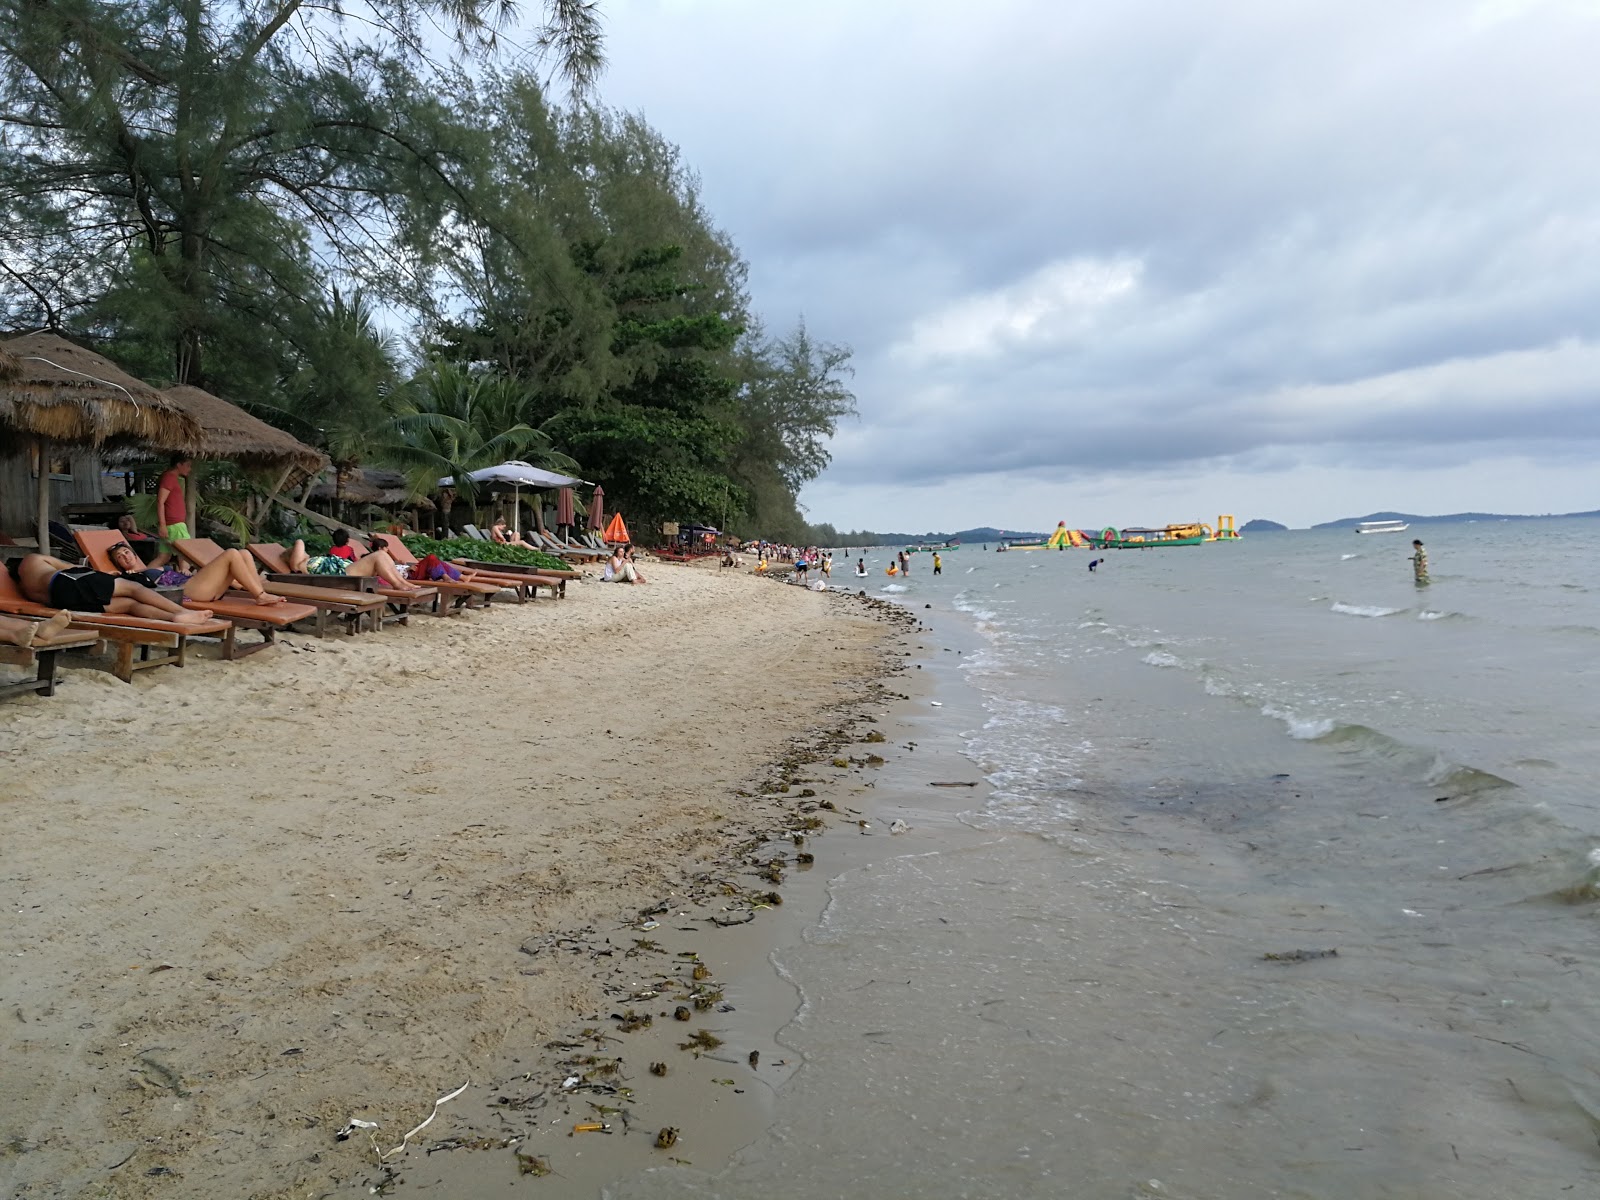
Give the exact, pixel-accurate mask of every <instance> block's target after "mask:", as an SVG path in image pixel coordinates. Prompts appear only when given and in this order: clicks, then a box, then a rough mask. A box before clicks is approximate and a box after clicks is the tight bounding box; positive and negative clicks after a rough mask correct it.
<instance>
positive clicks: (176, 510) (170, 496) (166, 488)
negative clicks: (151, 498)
mask: <svg viewBox="0 0 1600 1200" xmlns="http://www.w3.org/2000/svg"><path fill="white" fill-rule="evenodd" d="M190 466H191V464H190V462H189V460H188V459H187V458H180V459H176V460H174V461H173V464H172V465H171V466H170V467H168V468H167V469H166V470H165V471H163V472H162V474H161V478H160V480H159V481H157V483H156V532H157V533H159V534H160V535H161V540H162V541H163V542H165V543H166V549H168V550H171V549H172V548H173V547H172V543H173V542H175V541H177V540H178V539H180V538H187V537H188V536H189V501H188V498H187V496H185V494H184V490H183V481H184V480H185V479H187V478H189V468H190Z"/></svg>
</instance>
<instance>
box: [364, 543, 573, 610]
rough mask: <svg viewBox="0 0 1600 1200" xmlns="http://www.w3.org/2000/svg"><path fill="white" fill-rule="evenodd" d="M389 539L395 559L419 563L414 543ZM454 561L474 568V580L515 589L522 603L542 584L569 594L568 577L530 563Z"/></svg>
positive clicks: (561, 595)
mask: <svg viewBox="0 0 1600 1200" xmlns="http://www.w3.org/2000/svg"><path fill="white" fill-rule="evenodd" d="M387 540H388V542H389V553H390V555H391V556H392V557H393V558H394V560H395V562H397V563H403V564H405V565H406V566H415V565H416V563H417V556H416V555H415V554H413V553H412V552H411V547H409V546H407V545H406V544H405V543H404V542H402V541H401V540H400V539H399V538H397V537H391V538H388V539H387ZM452 565H454V566H458V567H466V568H467V570H469V571H471V572H472V578H471V579H470V580H469V581H468V582H470V583H486V584H495V585H497V586H498V587H500V588H502V589H504V590H508V591H511V592H513V593H514V594H515V595H516V597H517V603H518V604H521V603H522V602H523V600H524V599H532V598H533V597H534V596H535V595H536V594H537V589H539V588H542V587H545V588H549V589H550V594H551V595H552V596H555V597H556V598H557V599H563V598H565V596H566V594H567V581H566V580H565V579H563V578H557V577H556V576H554V575H547V574H543V573H540V572H538V571H537V569H536V568H533V567H529V568H527V569H526V570H521V569H519V570H505V569H503V568H504V566H505V564H500V563H482V564H477V563H473V564H469V563H466V562H455V563H453V564H452Z"/></svg>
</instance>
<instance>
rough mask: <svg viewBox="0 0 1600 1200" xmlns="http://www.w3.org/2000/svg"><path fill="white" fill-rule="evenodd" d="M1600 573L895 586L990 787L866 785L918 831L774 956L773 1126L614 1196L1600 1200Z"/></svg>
mask: <svg viewBox="0 0 1600 1200" xmlns="http://www.w3.org/2000/svg"><path fill="white" fill-rule="evenodd" d="M1418 533H1420V536H1422V537H1423V538H1424V539H1425V540H1426V541H1427V543H1428V550H1429V555H1430V559H1431V565H1432V570H1433V577H1432V583H1431V584H1430V585H1429V586H1427V587H1417V586H1416V585H1415V584H1414V583H1413V581H1412V578H1411V570H1410V565H1409V563H1408V561H1407V559H1408V556H1409V554H1410V539H1411V537H1412V536H1416V535H1417V534H1418ZM889 555H890V552H888V551H880V552H878V553H877V554H876V555H869V565H872V566H873V567H874V568H875V572H876V573H875V576H874V579H873V580H872V583H873V584H875V585H877V586H878V587H880V588H881V587H883V585H884V582H887V581H885V580H884V577H883V576H882V575H881V569H882V566H883V565H885V564H886V563H887V562H888V561H889ZM1597 555H1600V523H1597V522H1585V521H1573V522H1554V521H1552V522H1540V523H1500V522H1495V523H1482V524H1476V525H1459V526H1449V527H1422V528H1419V530H1417V531H1413V532H1410V533H1407V534H1405V535H1401V536H1395V535H1388V536H1386V535H1370V536H1359V535H1356V534H1354V533H1350V532H1343V531H1340V532H1332V531H1328V532H1323V531H1316V532H1296V533H1285V534H1269V535H1260V536H1254V537H1247V538H1245V539H1242V540H1241V541H1239V542H1237V543H1219V544H1209V545H1204V546H1200V547H1194V548H1169V549H1160V550H1150V551H1120V552H1119V551H1112V552H1108V553H1106V554H1104V555H1099V554H1095V555H1091V554H1090V553H1089V552H1087V551H1066V552H1049V551H1033V552H1012V553H1007V554H996V553H994V552H992V550H991V551H990V552H988V553H985V552H984V551H983V550H981V549H980V548H978V547H975V546H974V547H963V548H962V549H961V550H960V551H959V552H956V553H951V554H946V555H944V556H943V557H944V574H943V575H942V576H940V577H938V578H935V577H933V576H932V575H931V562H930V556H928V555H919V556H917V558H916V559H915V560H914V565H913V571H912V574H911V575H910V576H909V577H907V578H901V579H897V580H894V581H893V586H894V587H895V588H897V589H901V590H898V591H895V592H892V593H888V592H887V591H886V592H885V594H886V595H892V596H893V598H895V599H896V600H897V601H898V602H901V603H905V604H908V605H910V606H912V607H914V608H915V609H917V610H919V615H922V616H924V617H926V618H928V619H930V620H932V621H933V622H934V624H935V633H936V635H937V636H930V637H929V638H927V639H924V640H925V642H926V646H927V650H926V653H925V655H924V657H923V659H922V662H923V665H924V667H925V670H926V671H927V672H931V673H932V675H933V677H934V679H935V685H936V691H935V692H934V694H933V695H934V698H935V699H937V700H938V705H937V707H935V706H933V704H932V702H931V701H928V700H922V701H920V702H919V708H920V711H919V713H918V714H917V715H916V716H915V717H914V718H913V720H914V725H913V732H914V734H915V739H916V741H917V742H918V743H919V744H920V746H921V747H923V748H924V756H925V757H926V751H927V750H930V749H933V748H935V747H941V748H943V750H944V752H945V753H947V754H953V755H958V756H959V758H958V759H956V761H958V762H961V763H964V764H965V765H966V766H967V768H968V769H969V773H970V775H971V777H972V778H973V779H978V778H981V779H982V780H983V781H985V783H986V784H987V787H986V788H985V789H983V790H981V791H977V790H975V791H970V792H969V791H966V790H964V789H962V790H960V793H959V795H958V794H957V792H955V791H932V790H928V789H927V788H926V784H927V783H928V782H929V780H928V779H927V778H926V777H925V774H921V773H918V772H917V771H914V770H912V769H911V768H909V767H905V768H901V767H897V768H895V770H896V771H897V772H898V773H899V774H900V778H898V779H897V778H895V777H894V776H892V775H891V776H886V777H884V778H882V779H880V780H879V781H878V782H877V784H876V787H875V789H874V791H875V792H876V793H877V797H876V803H877V804H878V805H879V806H880V808H881V811H882V812H883V813H884V814H887V813H889V812H891V811H893V812H901V811H904V812H910V813H913V814H916V815H917V816H918V817H919V818H920V819H914V820H913V821H912V824H913V831H912V833H911V835H909V836H907V837H905V838H903V839H899V840H897V841H896V843H895V844H894V848H893V850H894V852H893V853H889V854H886V855H885V856H883V857H880V858H878V859H876V860H874V861H872V862H871V863H870V865H867V866H862V867H858V868H855V869H851V870H848V871H845V872H842V873H841V874H840V875H839V876H838V877H836V878H835V879H833V880H832V881H831V884H830V900H829V903H828V906H827V909H826V911H825V913H824V914H823V916H822V919H821V921H820V923H819V924H818V925H817V927H816V928H815V929H814V930H812V931H810V933H809V934H808V935H807V936H806V937H805V938H804V939H803V940H802V941H801V942H799V943H797V944H795V945H791V946H787V947H784V948H781V949H780V950H779V951H778V952H777V954H776V955H775V959H774V961H775V965H776V966H777V968H778V969H779V970H781V971H782V972H784V973H785V974H786V975H787V976H788V977H789V978H790V979H791V980H792V981H793V983H794V984H795V986H796V988H797V989H798V993H799V994H800V995H801V996H802V997H803V999H802V1002H801V1005H800V1010H799V1012H798V1014H797V1016H796V1018H795V1020H794V1021H793V1022H792V1023H791V1024H790V1026H789V1027H788V1028H787V1029H786V1030H785V1031H784V1032H783V1034H782V1036H781V1039H780V1040H781V1041H782V1042H783V1044H784V1045H785V1046H786V1047H787V1048H788V1050H789V1051H790V1052H792V1053H793V1054H794V1055H795V1056H797V1058H798V1059H799V1060H800V1061H801V1062H803V1063H804V1066H803V1068H802V1069H801V1070H800V1071H799V1072H798V1073H797V1074H795V1075H794V1076H793V1078H792V1079H791V1080H790V1082H789V1083H788V1084H787V1085H785V1087H784V1088H783V1089H782V1091H781V1093H780V1095H779V1097H778V1099H777V1102H776V1110H775V1111H776V1114H777V1117H776V1121H775V1123H774V1125H773V1127H772V1129H771V1130H770V1132H769V1133H768V1134H767V1135H765V1136H764V1137H762V1138H761V1139H760V1140H758V1141H757V1142H756V1143H755V1144H753V1145H752V1146H750V1147H748V1148H747V1149H746V1150H745V1151H744V1152H742V1153H741V1154H740V1155H739V1156H738V1157H737V1158H736V1160H735V1161H734V1162H733V1163H731V1164H729V1165H727V1166H726V1167H725V1168H723V1169H721V1170H719V1171H716V1172H713V1173H701V1172H698V1171H695V1170H693V1169H692V1168H686V1167H681V1166H680V1167H674V1168H667V1169H663V1170H659V1171H655V1172H652V1173H650V1174H649V1175H647V1176H645V1177H643V1178H636V1179H632V1180H628V1181H624V1182H623V1183H621V1184H619V1185H618V1186H617V1187H616V1188H614V1189H612V1190H611V1191H610V1193H609V1194H611V1195H613V1196H616V1197H619V1198H623V1197H626V1198H629V1200H633V1198H645V1197H650V1198H662V1197H679V1196H684V1197H687V1196H702V1197H705V1196H718V1197H728V1198H730V1200H732V1198H734V1197H752V1196H772V1197H807V1198H809V1197H818V1198H820V1197H866V1196H874V1197H898V1196H907V1197H909V1196H931V1197H996V1198H999V1197H1084V1198H1098V1197H1155V1196H1168V1197H1178V1198H1187V1200H1202V1198H1206V1200H1213V1198H1214V1200H1230V1198H1244V1197H1318V1198H1326V1200H1340V1198H1352V1197H1354V1198H1361V1197H1374V1198H1377V1197H1396V1198H1399V1197H1404V1198H1418V1200H1422V1198H1432V1197H1439V1198H1441V1200H1442V1198H1444V1197H1450V1198H1452V1200H1459V1198H1463V1197H1467V1198H1473V1197H1485V1198H1488V1197H1507V1198H1512V1197H1515V1198H1519V1200H1521V1198H1527V1197H1551V1198H1556V1197H1568V1196H1595V1195H1600V1145H1597V1130H1600V951H1597V947H1600V922H1597V917H1600V788H1597V786H1596V783H1595V781H1596V779H1597V778H1600V736H1597V734H1596V731H1595V719H1596V716H1597V715H1600V673H1597V672H1596V669H1595V660H1596V656H1597V654H1600V612H1597V607H1596V606H1597V602H1600V587H1597V586H1596V585H1595V584H1594V583H1593V573H1594V571H1593V563H1594V562H1595V561H1596V558H1597ZM1091 557H1104V559H1105V563H1104V565H1103V566H1102V567H1101V568H1100V569H1099V570H1098V571H1096V572H1094V573H1092V574H1091V573H1090V572H1088V571H1087V569H1086V567H1087V564H1088V562H1089V561H1090V559H1091ZM924 605H931V606H932V609H931V610H928V609H924ZM911 757H912V758H913V759H914V758H915V756H911ZM897 789H898V790H897ZM919 810H920V811H919ZM1297 952H1307V953H1306V954H1305V955H1299V954H1297ZM1328 952H1333V953H1328Z"/></svg>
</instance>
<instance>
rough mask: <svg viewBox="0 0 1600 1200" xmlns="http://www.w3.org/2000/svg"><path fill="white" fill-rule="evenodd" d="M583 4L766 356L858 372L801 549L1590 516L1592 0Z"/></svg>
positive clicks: (1593, 406)
mask: <svg viewBox="0 0 1600 1200" xmlns="http://www.w3.org/2000/svg"><path fill="white" fill-rule="evenodd" d="M533 3H534V4H537V0H533ZM601 8H602V12H603V14H604V19H605V24H606V31H607V38H608V43H609V46H608V55H609V59H610V64H609V66H608V68H607V71H606V74H605V76H604V78H603V80H602V82H601V87H600V99H601V100H602V101H603V102H604V103H606V104H608V105H611V106H613V107H617V108H623V109H629V110H634V111H639V112H642V113H643V114H644V115H645V116H646V118H648V119H649V121H650V123H651V124H652V125H654V126H655V127H656V128H657V129H658V130H660V131H661V132H662V134H663V135H665V136H666V137H667V138H669V139H670V140H672V141H674V142H676V143H677V144H678V145H679V146H681V147H682V149H683V151H684V155H685V158H686V159H687V161H688V162H689V163H691V164H693V165H694V167H695V168H696V169H697V170H698V171H699V174H700V177H701V182H702V184H703V189H704V191H703V194H704V198H705V202H706V206H707V208H708V209H709V211H710V212H711V213H712V214H713V216H714V217H715V219H716V220H717V222H718V223H719V224H720V225H721V226H722V228H723V229H724V230H726V232H727V233H728V234H729V235H730V237H731V238H732V240H733V242H734V244H735V245H736V246H738V248H739V250H740V252H741V253H742V255H743V256H744V257H745V259H746V260H747V261H748V263H749V265H750V293H751V299H752V304H753V308H754V309H755V311H756V312H757V313H759V314H760V315H761V317H762V319H763V320H764V322H765V324H766V325H767V327H768V329H769V330H771V331H773V332H782V331H785V330H787V329H789V328H791V327H792V326H793V325H794V323H795V322H796V321H798V320H800V319H802V318H803V319H804V320H805V322H806V324H807V327H808V328H809V330H810V331H811V333H812V334H813V336H815V337H817V338H819V339H822V340H824V341H829V342H835V343H842V344H845V345H848V346H850V347H851V348H852V349H853V351H854V359H853V362H854V367H855V376H854V379H853V381H852V382H853V388H854V391H855V393H856V397H857V405H858V408H859V410H860V416H859V418H858V419H849V420H847V421H846V422H845V423H844V424H843V425H842V427H841V428H840V430H839V433H838V436H837V437H836V438H835V439H834V440H833V443H832V452H833V463H832V465H831V466H830V468H829V469H828V471H827V472H826V473H825V474H823V475H822V476H821V477H820V478H819V479H817V480H816V481H815V482H813V483H812V484H810V485H809V486H807V487H806V489H805V490H804V492H803V493H802V496H801V500H802V504H803V505H804V506H805V508H806V510H807V514H808V516H809V518H810V519H811V520H813V521H816V522H821V521H827V522H831V523H832V524H834V525H836V526H838V527H839V528H841V529H856V528H870V529H874V530H893V531H905V532H921V531H926V530H944V531H949V530H954V529H958V528H965V527H969V526H972V525H978V524H986V525H996V526H999V527H1001V528H1010V529H1046V528H1050V527H1053V526H1054V525H1055V524H1056V522H1057V521H1060V520H1065V521H1067V522H1068V523H1069V524H1071V525H1075V526H1085V527H1091V526H1093V527H1098V526H1102V525H1106V524H1112V525H1132V524H1164V523H1166V522H1169V521H1173V522H1176V521H1188V520H1204V521H1210V520H1212V518H1213V517H1214V516H1216V515H1218V514H1221V513H1232V514H1235V515H1237V517H1238V519H1239V521H1240V522H1241V523H1242V522H1243V521H1246V520H1249V519H1251V518H1253V517H1265V518H1269V519H1272V520H1277V521H1281V522H1283V523H1285V524H1289V525H1293V526H1302V525H1307V524H1311V523H1313V522H1316V521H1324V520H1332V519H1334V518H1337V517H1342V516H1353V515H1358V514H1365V513H1368V512H1372V511H1376V510H1382V509H1395V510H1399V511H1405V512H1417V513H1425V514H1426V513H1441V512H1451V511H1458V510H1464V509H1476V510H1483V511H1497V512H1561V511H1571V510H1581V509H1593V508H1600V476H1597V473H1596V471H1595V470H1594V463H1595V460H1596V457H1597V451H1600V152H1597V150H1596V141H1595V137H1596V131H1597V130H1600V70H1597V69H1596V68H1595V65H1594V64H1595V63H1596V62H1597V61H1600V0H1581V2H1580V0H1482V2H1475V0H1403V2H1399V3H1397V2H1396V0H1339V2H1338V3H1333V2H1322V0H1317V2H1312V0H1116V2H1115V3H1106V2H1105V0H989V2H988V3H986V4H981V5H980V4H973V3H971V0H964V2H961V3H957V2H955V0H602V2H601Z"/></svg>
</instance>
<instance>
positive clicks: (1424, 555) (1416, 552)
mask: <svg viewBox="0 0 1600 1200" xmlns="http://www.w3.org/2000/svg"><path fill="white" fill-rule="evenodd" d="M1411 549H1412V555H1411V572H1412V575H1413V577H1414V578H1415V579H1416V581H1417V586H1418V587H1421V586H1423V585H1424V584H1428V583H1432V582H1433V581H1432V580H1431V579H1429V578H1428V552H1427V551H1426V550H1424V549H1423V548H1422V539H1421V538H1413V539H1412V540H1411Z"/></svg>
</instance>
